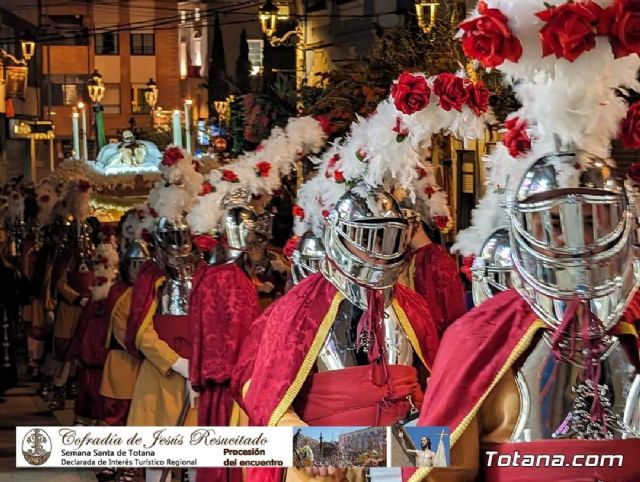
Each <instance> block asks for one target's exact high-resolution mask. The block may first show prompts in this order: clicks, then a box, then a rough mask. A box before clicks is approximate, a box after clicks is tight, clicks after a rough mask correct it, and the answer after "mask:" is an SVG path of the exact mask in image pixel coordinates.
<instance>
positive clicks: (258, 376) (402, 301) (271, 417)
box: [243, 273, 439, 426]
mask: <svg viewBox="0 0 640 482" xmlns="http://www.w3.org/2000/svg"><path fill="white" fill-rule="evenodd" d="M343 299H344V296H343V295H342V294H340V293H339V292H338V291H337V290H336V288H335V287H334V286H333V285H332V284H331V283H329V281H327V280H326V279H325V278H324V277H323V276H322V275H321V274H320V273H317V274H314V275H311V276H309V277H308V278H306V279H305V280H304V281H302V282H301V283H300V284H298V285H297V286H295V287H294V288H293V289H292V290H291V291H289V293H287V294H286V295H285V296H284V297H282V298H280V299H279V300H278V301H276V302H275V303H274V304H273V305H272V306H271V307H270V309H268V310H266V311H265V313H264V314H263V315H262V316H261V317H259V318H258V319H257V320H256V323H262V324H263V325H264V332H265V333H267V334H268V336H264V337H263V338H262V339H261V342H260V346H259V349H258V352H257V355H256V358H255V365H254V367H253V370H252V373H251V379H250V381H249V383H250V385H249V388H248V390H247V393H246V395H245V397H244V399H243V406H244V409H245V411H246V412H247V415H248V416H249V420H250V423H251V424H252V425H258V426H260V425H262V426H264V425H275V424H277V422H278V421H279V420H280V418H281V417H282V415H283V414H284V413H285V411H286V410H287V409H288V408H289V406H290V405H291V403H292V402H293V400H294V399H295V397H296V395H297V394H298V392H299V391H300V388H301V387H302V385H303V384H304V382H305V380H306V378H307V376H308V375H309V374H310V373H311V370H312V368H313V366H314V364H315V360H316V357H317V356H318V352H319V350H320V349H321V348H322V344H323V342H324V340H325V338H326V336H327V334H328V332H329V330H330V329H331V326H332V325H333V321H334V320H335V316H336V314H337V311H338V307H339V305H340V302H341V301H342V300H343ZM393 306H394V308H395V309H396V313H397V314H398V318H399V321H400V323H401V324H402V326H403V329H405V331H406V332H407V335H408V337H409V339H410V340H411V342H412V344H413V346H414V350H415V351H416V353H417V354H418V356H419V357H420V358H421V359H422V361H423V363H424V364H425V365H426V366H427V367H430V366H431V363H432V360H433V357H434V355H435V352H436V350H437V349H438V342H439V341H438V335H437V332H436V328H435V325H434V323H433V320H432V318H431V314H430V312H429V308H428V307H427V305H426V302H425V301H424V299H423V298H422V297H421V296H419V295H418V294H417V293H415V292H414V291H412V290H409V289H408V288H405V287H403V286H400V285H398V286H397V287H396V292H395V300H394V304H393Z"/></svg>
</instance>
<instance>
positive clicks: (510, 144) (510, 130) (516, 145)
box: [502, 117, 531, 157]
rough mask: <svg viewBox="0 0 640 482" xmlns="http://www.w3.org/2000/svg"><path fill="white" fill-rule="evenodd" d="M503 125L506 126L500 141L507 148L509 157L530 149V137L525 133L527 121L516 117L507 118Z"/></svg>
mask: <svg viewBox="0 0 640 482" xmlns="http://www.w3.org/2000/svg"><path fill="white" fill-rule="evenodd" d="M504 126H505V127H506V128H507V132H505V134H504V137H503V138H502V143H503V144H504V145H505V147H506V148H507V149H508V150H509V154H510V155H511V157H518V156H521V155H522V154H524V153H525V152H527V151H529V150H531V138H530V137H529V134H527V121H525V120H520V119H519V118H518V117H512V118H511V119H508V120H507V121H506V122H505V123H504Z"/></svg>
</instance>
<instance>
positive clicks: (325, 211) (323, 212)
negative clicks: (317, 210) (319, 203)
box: [322, 209, 329, 218]
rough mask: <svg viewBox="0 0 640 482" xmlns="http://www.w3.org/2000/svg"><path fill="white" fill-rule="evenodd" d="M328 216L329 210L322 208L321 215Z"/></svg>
mask: <svg viewBox="0 0 640 482" xmlns="http://www.w3.org/2000/svg"><path fill="white" fill-rule="evenodd" d="M328 216H329V210H327V209H323V210H322V217H323V218H326V217H328Z"/></svg>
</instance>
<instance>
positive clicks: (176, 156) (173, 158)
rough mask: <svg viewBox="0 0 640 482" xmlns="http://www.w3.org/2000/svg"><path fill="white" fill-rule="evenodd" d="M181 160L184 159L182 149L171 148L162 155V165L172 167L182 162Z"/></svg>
mask: <svg viewBox="0 0 640 482" xmlns="http://www.w3.org/2000/svg"><path fill="white" fill-rule="evenodd" d="M180 159H184V154H183V153H182V149H180V148H179V147H169V148H167V149H165V150H164V154H163V155H162V165H163V166H167V167H171V166H173V165H174V164H176V163H177V162H178V161H180Z"/></svg>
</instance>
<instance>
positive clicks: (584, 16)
mask: <svg viewBox="0 0 640 482" xmlns="http://www.w3.org/2000/svg"><path fill="white" fill-rule="evenodd" d="M603 12H604V10H603V8H602V7H601V6H600V5H597V4H595V3H593V2H592V1H591V0H587V1H586V2H575V3H565V4H564V5H560V6H558V7H552V8H548V9H546V10H542V11H541V12H538V13H536V16H537V17H538V18H539V19H540V20H543V21H545V22H546V24H545V26H544V27H542V30H540V39H541V41H542V56H543V57H546V56H547V55H550V54H555V56H556V57H557V58H565V59H567V60H568V61H569V62H573V61H574V60H576V59H577V58H578V57H580V55H582V54H583V53H584V52H588V51H589V50H591V49H593V48H594V47H595V46H596V35H597V33H598V20H599V19H600V17H601V16H602V14H603Z"/></svg>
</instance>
